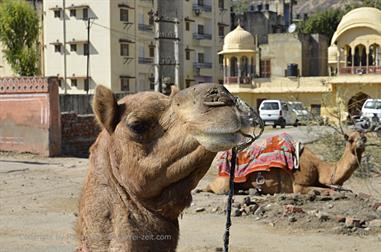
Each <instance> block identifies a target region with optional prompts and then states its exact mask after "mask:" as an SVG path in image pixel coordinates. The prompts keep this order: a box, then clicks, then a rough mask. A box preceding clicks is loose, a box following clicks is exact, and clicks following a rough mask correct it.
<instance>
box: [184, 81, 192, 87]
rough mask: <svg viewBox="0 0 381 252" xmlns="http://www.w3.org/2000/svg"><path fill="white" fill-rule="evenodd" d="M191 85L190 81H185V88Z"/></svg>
mask: <svg viewBox="0 0 381 252" xmlns="http://www.w3.org/2000/svg"><path fill="white" fill-rule="evenodd" d="M190 85H191V80H185V88H189V87H190Z"/></svg>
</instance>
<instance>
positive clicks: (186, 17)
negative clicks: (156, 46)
mask: <svg viewBox="0 0 381 252" xmlns="http://www.w3.org/2000/svg"><path fill="white" fill-rule="evenodd" d="M230 2H231V1H229V0H183V1H158V7H157V9H158V15H159V17H164V18H166V17H176V18H177V19H178V20H179V21H180V23H179V31H178V33H179V38H180V42H179V66H178V67H179V77H178V78H179V82H180V83H179V85H180V87H181V88H184V87H189V86H190V85H192V84H197V83H202V82H220V83H222V82H223V72H222V58H220V57H219V56H218V54H217V53H218V52H219V51H221V50H222V45H223V38H224V36H225V35H226V34H227V33H228V32H229V31H230V29H229V27H230V5H231V4H230ZM160 31H161V32H164V34H165V33H167V32H168V33H171V32H173V28H172V27H171V26H170V25H168V24H166V23H164V24H160ZM165 43H166V44H165ZM169 43H171V42H169ZM162 48H163V49H162ZM160 49H161V50H160V53H161V55H162V56H160V57H163V58H164V59H165V58H172V57H174V55H173V51H170V46H168V42H163V45H161V46H160ZM174 68H175V66H173V67H172V71H171V67H168V66H167V67H164V70H163V71H162V75H163V76H166V75H168V76H169V77H170V80H172V83H173V80H174V78H175V77H174V76H173V75H174V72H173V69H174Z"/></svg>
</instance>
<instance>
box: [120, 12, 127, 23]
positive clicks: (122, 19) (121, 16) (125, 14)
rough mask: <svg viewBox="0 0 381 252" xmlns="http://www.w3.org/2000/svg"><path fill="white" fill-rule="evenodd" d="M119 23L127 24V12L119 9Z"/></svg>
mask: <svg viewBox="0 0 381 252" xmlns="http://www.w3.org/2000/svg"><path fill="white" fill-rule="evenodd" d="M120 21H123V22H128V10H127V9H120Z"/></svg>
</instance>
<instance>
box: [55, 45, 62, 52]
mask: <svg viewBox="0 0 381 252" xmlns="http://www.w3.org/2000/svg"><path fill="white" fill-rule="evenodd" d="M54 51H55V52H61V45H60V44H58V45H54Z"/></svg>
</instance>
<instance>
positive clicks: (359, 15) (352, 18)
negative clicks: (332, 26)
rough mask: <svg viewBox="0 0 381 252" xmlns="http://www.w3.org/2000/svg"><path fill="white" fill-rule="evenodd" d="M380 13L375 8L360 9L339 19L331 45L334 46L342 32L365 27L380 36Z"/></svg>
mask: <svg viewBox="0 0 381 252" xmlns="http://www.w3.org/2000/svg"><path fill="white" fill-rule="evenodd" d="M380 23H381V11H380V10H379V9H376V8H370V7H361V8H357V9H354V10H352V11H350V12H348V13H347V14H345V16H344V17H343V18H342V19H341V21H340V23H339V25H338V26H337V29H336V32H335V34H333V37H332V41H331V44H334V43H335V42H336V40H337V39H338V37H339V36H340V35H341V34H343V33H344V32H346V31H348V30H350V29H353V28H357V27H367V28H370V29H373V30H375V31H377V32H379V33H380V34H381V26H380Z"/></svg>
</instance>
